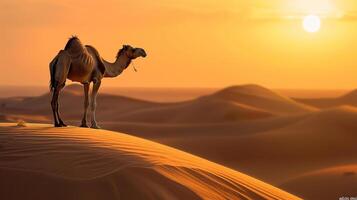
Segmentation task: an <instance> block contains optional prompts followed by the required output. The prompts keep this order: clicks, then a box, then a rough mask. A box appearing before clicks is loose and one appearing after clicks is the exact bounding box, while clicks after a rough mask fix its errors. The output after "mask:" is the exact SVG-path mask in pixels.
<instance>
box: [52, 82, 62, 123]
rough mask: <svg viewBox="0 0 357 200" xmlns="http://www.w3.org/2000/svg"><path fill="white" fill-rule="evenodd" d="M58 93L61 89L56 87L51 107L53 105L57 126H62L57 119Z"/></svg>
mask: <svg viewBox="0 0 357 200" xmlns="http://www.w3.org/2000/svg"><path fill="white" fill-rule="evenodd" d="M58 93H59V90H58V88H57V87H55V88H54V90H53V94H52V100H51V107H52V112H53V120H54V125H55V127H60V124H59V122H58V119H57V111H56V110H57V107H58Z"/></svg>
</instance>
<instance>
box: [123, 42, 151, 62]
mask: <svg viewBox="0 0 357 200" xmlns="http://www.w3.org/2000/svg"><path fill="white" fill-rule="evenodd" d="M119 52H122V53H125V54H126V56H128V57H129V58H131V59H135V58H137V57H143V58H145V57H146V52H145V50H144V49H142V48H134V47H132V46H130V45H124V46H123V48H122V49H121V50H120V51H119Z"/></svg>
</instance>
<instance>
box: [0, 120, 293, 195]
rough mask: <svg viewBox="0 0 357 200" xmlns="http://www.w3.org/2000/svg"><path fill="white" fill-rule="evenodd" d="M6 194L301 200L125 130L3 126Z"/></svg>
mask: <svg viewBox="0 0 357 200" xmlns="http://www.w3.org/2000/svg"><path fill="white" fill-rule="evenodd" d="M0 139H1V140H0V141H1V143H0V145H1V146H0V148H1V151H0V174H1V181H0V196H1V199H8V200H11V199H86V200H88V199H232V200H233V199H289V200H292V199H299V198H297V197H296V196H293V195H291V194H289V193H287V192H284V191H282V190H280V189H278V188H276V187H273V186H271V185H268V184H266V183H263V182H261V181H259V180H257V179H254V178H252V177H249V176H247V175H244V174H242V173H240V172H237V171H234V170H232V169H229V168H227V167H224V166H221V165H218V164H215V163H213V162H210V161H208V160H205V159H202V158H199V157H197V156H194V155H191V154H188V153H185V152H183V151H179V150H177V149H174V148H170V147H168V146H164V145H161V144H158V143H155V142H151V141H148V140H145V139H141V138H138V137H134V136H130V135H126V134H123V133H117V132H111V131H104V130H93V129H84V128H76V127H68V128H52V127H51V126H50V125H44V124H27V125H26V127H17V126H16V124H11V123H1V124H0Z"/></svg>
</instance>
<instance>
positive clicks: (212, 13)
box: [0, 0, 357, 89]
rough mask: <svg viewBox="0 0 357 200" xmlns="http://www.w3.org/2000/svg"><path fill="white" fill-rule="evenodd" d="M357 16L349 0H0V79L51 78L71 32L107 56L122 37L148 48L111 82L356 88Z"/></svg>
mask: <svg viewBox="0 0 357 200" xmlns="http://www.w3.org/2000/svg"><path fill="white" fill-rule="evenodd" d="M308 14H316V15H319V16H320V17H322V18H323V19H322V27H321V30H320V31H319V32H317V33H307V32H305V31H304V30H303V29H302V27H301V19H302V17H303V16H305V15H308ZM356 22H357V2H356V1H354V0H338V1H337V0H335V1H333V0H315V1H314V0H289V1H286V0H270V1H266V0H250V1H247V0H225V1H222V0H196V1H195V0H166V1H165V0H156V1H151V0H136V1H122V0H101V1H85V0H77V1H70V0H61V1H45V0H2V1H1V2H0V30H1V32H0V36H1V39H2V42H1V43H2V44H1V45H0V61H1V64H0V70H1V73H0V85H47V84H48V81H49V75H48V73H49V72H48V63H49V62H50V61H51V59H52V58H53V57H54V56H55V54H56V53H57V52H58V51H59V50H60V49H62V48H63V47H64V45H65V43H66V41H67V39H68V37H69V36H71V35H72V34H76V35H78V36H79V37H80V39H81V40H82V42H83V43H86V44H91V45H94V46H95V47H96V48H97V49H98V50H99V52H100V53H101V54H102V56H103V57H104V58H106V59H107V60H110V61H112V60H114V57H115V55H116V53H117V51H118V49H119V48H120V47H121V46H122V44H124V43H127V44H131V45H133V46H138V47H142V48H144V49H145V50H146V51H147V53H148V57H147V58H145V59H140V60H137V61H136V62H135V65H136V67H137V68H138V70H139V72H138V73H135V72H134V71H133V69H132V68H128V69H127V70H126V71H125V72H124V73H123V74H122V75H121V76H120V77H117V78H115V79H111V80H105V81H104V84H105V85H110V86H144V87H223V86H227V85H232V84H244V83H257V84H261V85H264V86H267V87H271V88H319V89H325V88H334V89H336V88H347V89H348V88H356V87H357V55H356V54H357V53H356V51H355V50H354V49H355V47H357V37H356V35H357V23H356ZM68 83H69V81H68Z"/></svg>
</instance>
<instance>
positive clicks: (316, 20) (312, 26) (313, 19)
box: [303, 15, 321, 33]
mask: <svg viewBox="0 0 357 200" xmlns="http://www.w3.org/2000/svg"><path fill="white" fill-rule="evenodd" d="M303 27H304V30H305V31H306V32H309V33H315V32H317V31H319V30H320V27H321V19H320V17H318V16H316V15H308V16H306V17H304V19H303Z"/></svg>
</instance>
